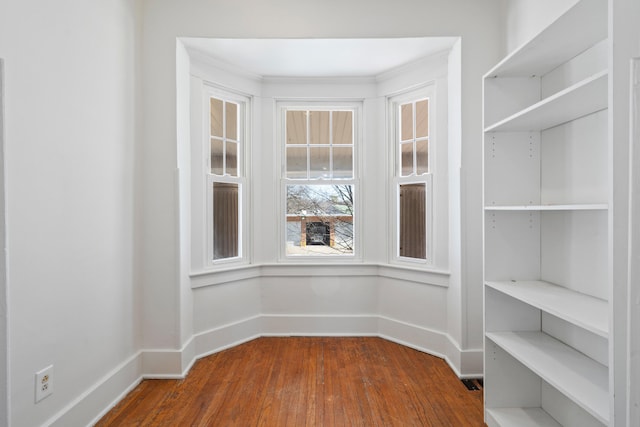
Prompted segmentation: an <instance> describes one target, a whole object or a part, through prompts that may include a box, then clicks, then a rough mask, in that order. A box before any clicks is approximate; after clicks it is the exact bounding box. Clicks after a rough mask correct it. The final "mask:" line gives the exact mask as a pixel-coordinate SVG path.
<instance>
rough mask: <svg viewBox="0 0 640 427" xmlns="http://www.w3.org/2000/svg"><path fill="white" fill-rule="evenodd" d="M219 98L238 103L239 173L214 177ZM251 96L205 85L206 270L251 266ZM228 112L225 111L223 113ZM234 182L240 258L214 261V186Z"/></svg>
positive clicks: (203, 162)
mask: <svg viewBox="0 0 640 427" xmlns="http://www.w3.org/2000/svg"><path fill="white" fill-rule="evenodd" d="M211 98H217V99H221V100H223V101H225V102H233V103H236V104H238V122H239V123H238V133H239V135H238V149H237V156H238V166H237V167H238V174H237V176H231V175H227V174H225V175H214V174H212V173H211V156H210V145H211V131H210V129H211V112H210V99H211ZM252 101H253V99H252V97H251V96H248V95H244V94H241V93H239V92H236V91H233V90H229V89H226V88H222V87H218V86H217V85H214V84H212V83H209V82H204V85H203V108H202V110H203V111H202V113H203V121H202V125H203V126H202V128H203V141H202V144H201V147H202V158H203V161H202V172H203V173H202V174H201V176H203V177H204V179H203V181H204V189H203V190H204V194H203V197H204V200H205V205H204V206H203V211H204V212H203V215H204V222H205V223H204V224H203V226H204V230H203V231H204V233H205V237H204V242H203V243H204V246H205V247H204V248H203V256H204V263H203V265H204V267H205V269H218V268H228V267H229V266H232V265H240V264H248V263H250V260H251V256H250V247H251V246H250V242H249V235H250V232H249V228H248V227H249V224H250V222H249V221H250V219H249V215H248V213H249V212H250V207H249V201H250V197H249V192H250V188H249V185H250V182H251V181H250V173H251V164H250V158H251V155H250V153H251V123H252V117H251V111H252V105H253V102H252ZM223 111H224V110H223ZM214 182H222V183H232V184H238V256H236V257H230V258H222V259H214V243H213V239H212V238H211V236H213V211H212V209H213V183H214Z"/></svg>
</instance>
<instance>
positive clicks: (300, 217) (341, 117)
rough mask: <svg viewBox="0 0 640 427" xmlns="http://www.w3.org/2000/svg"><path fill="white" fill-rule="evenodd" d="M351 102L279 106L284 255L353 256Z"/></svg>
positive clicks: (353, 207)
mask: <svg viewBox="0 0 640 427" xmlns="http://www.w3.org/2000/svg"><path fill="white" fill-rule="evenodd" d="M356 111H357V110H356V108H355V107H350V108H344V107H314V108H311V107H294V106H286V107H283V108H281V109H280V112H281V114H282V116H283V119H284V124H283V129H284V132H283V144H282V145H283V148H284V154H283V167H282V182H283V194H284V199H285V209H284V213H285V215H284V216H285V218H284V223H285V227H284V229H285V236H284V238H285V242H286V244H285V251H284V252H285V255H286V256H353V255H354V253H355V242H356V239H355V237H356V236H355V231H354V230H355V227H354V225H355V224H354V219H355V196H356V192H357V188H356V187H357V186H356V175H355V168H354V164H355V163H354V158H355V148H354V147H355V141H356V132H355V129H356V128H355V122H356Z"/></svg>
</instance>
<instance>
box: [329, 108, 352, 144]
mask: <svg viewBox="0 0 640 427" xmlns="http://www.w3.org/2000/svg"><path fill="white" fill-rule="evenodd" d="M333 144H353V112H351V111H334V112H333Z"/></svg>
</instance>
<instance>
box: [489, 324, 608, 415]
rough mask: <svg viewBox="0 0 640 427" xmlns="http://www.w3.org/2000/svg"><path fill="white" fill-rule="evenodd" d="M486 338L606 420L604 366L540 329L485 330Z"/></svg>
mask: <svg viewBox="0 0 640 427" xmlns="http://www.w3.org/2000/svg"><path fill="white" fill-rule="evenodd" d="M486 336H487V338H489V339H490V340H491V341H493V342H494V343H495V344H496V345H498V346H499V347H501V348H502V349H503V350H505V351H506V352H507V353H509V354H510V355H511V356H513V357H514V358H515V359H516V360H518V361H520V362H521V363H522V364H523V365H525V366H526V367H528V368H529V369H531V371H533V372H534V373H536V374H537V375H538V376H539V377H540V378H542V379H543V380H545V381H546V382H548V383H549V384H550V385H551V386H553V387H555V388H556V389H557V390H558V391H560V392H561V393H563V394H564V395H565V396H567V397H568V398H569V399H571V400H572V401H574V402H575V403H576V404H577V405H578V406H580V407H581V408H582V409H584V410H585V411H586V412H588V413H589V414H591V415H592V416H594V417H595V418H596V419H598V420H599V421H600V422H601V423H603V424H605V425H608V423H609V390H608V389H609V386H608V384H609V374H608V369H607V368H606V367H605V366H604V365H601V364H599V363H598V362H596V361H594V360H593V359H590V358H588V357H587V356H585V355H584V354H582V353H580V352H578V351H577V350H575V349H573V348H571V347H569V346H567V345H565V344H563V343H561V342H560V341H558V340H556V339H554V338H552V337H550V336H549V335H547V334H544V333H542V332H488V333H487V334H486Z"/></svg>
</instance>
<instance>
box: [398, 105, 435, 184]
mask: <svg viewBox="0 0 640 427" xmlns="http://www.w3.org/2000/svg"><path fill="white" fill-rule="evenodd" d="M398 114H399V115H400V119H399V124H400V126H399V127H400V129H399V133H400V135H399V144H398V145H399V149H400V176H411V175H424V174H427V173H429V99H428V98H427V99H421V100H418V101H411V102H407V103H404V104H401V105H400V107H399V112H398Z"/></svg>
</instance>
